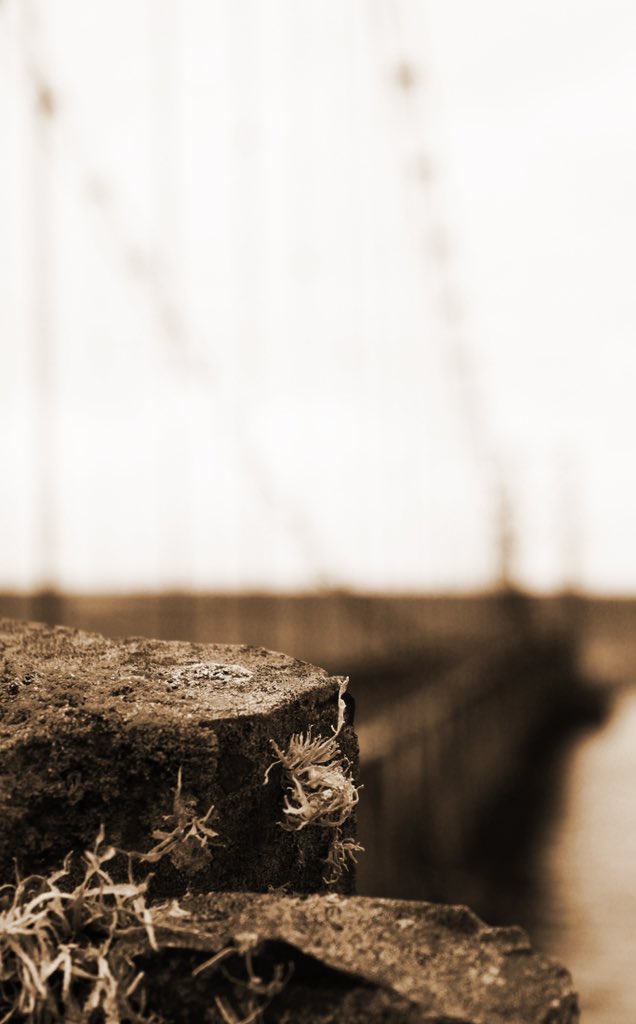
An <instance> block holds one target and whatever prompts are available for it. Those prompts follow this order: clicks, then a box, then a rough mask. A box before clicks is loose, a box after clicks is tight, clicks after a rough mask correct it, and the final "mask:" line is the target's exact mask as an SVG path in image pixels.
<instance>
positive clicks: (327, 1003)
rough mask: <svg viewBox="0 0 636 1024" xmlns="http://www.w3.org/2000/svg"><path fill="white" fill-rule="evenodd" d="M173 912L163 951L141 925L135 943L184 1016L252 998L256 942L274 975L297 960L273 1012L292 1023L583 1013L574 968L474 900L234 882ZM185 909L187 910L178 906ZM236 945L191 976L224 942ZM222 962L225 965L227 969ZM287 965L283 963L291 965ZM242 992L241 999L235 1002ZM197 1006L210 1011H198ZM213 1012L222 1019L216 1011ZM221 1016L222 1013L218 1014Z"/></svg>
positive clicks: (160, 998) (156, 1000) (501, 1019)
mask: <svg viewBox="0 0 636 1024" xmlns="http://www.w3.org/2000/svg"><path fill="white" fill-rule="evenodd" d="M181 907H182V910H185V911H186V914H185V915H183V914H181V916H177V917H175V916H174V915H175V907H174V906H172V907H171V908H167V909H166V910H164V912H163V918H161V917H160V921H161V920H162V921H163V926H160V927H159V928H158V930H157V939H158V944H159V950H160V951H159V953H152V952H151V951H149V949H148V943H147V939H146V937H145V936H143V935H139V936H138V938H137V940H136V945H135V940H133V947H132V951H133V953H135V954H136V955H137V957H138V958H139V959H138V964H137V966H141V967H143V969H144V970H145V971H146V983H147V989H148V992H149V993H150V996H151V1003H152V1005H154V1006H156V1007H157V1008H159V1007H161V1009H162V1010H163V1011H164V1012H165V1011H169V1012H168V1016H169V1018H170V1019H171V1020H174V1021H190V1020H192V1021H193V1020H200V1019H203V1018H202V1013H203V1008H204V1007H210V1006H214V997H215V995H219V994H221V995H222V998H223V999H224V1000H225V1002H226V1006H227V1005H230V1006H232V1005H234V1010H235V1012H236V1014H237V1017H238V1018H239V1019H240V1013H239V1011H241V1010H242V1011H243V1012H244V1011H245V1008H246V1004H245V1002H243V1003H242V1004H241V1002H240V1001H238V1002H237V1001H236V1000H237V997H240V995H241V990H240V988H237V987H234V989H232V987H231V986H228V977H231V978H239V979H240V978H241V976H242V977H243V980H244V979H245V953H246V952H247V951H251V953H252V955H253V957H254V961H253V967H254V970H255V973H256V974H257V975H258V977H259V978H260V979H261V980H262V981H265V982H267V981H268V980H269V979H271V978H272V976H273V974H274V969H275V965H276V964H278V965H282V966H283V968H284V969H285V970H286V969H287V965H288V964H290V963H291V964H293V965H294V970H293V973H292V974H291V976H290V978H289V981H288V982H287V984H286V985H285V987H284V988H283V990H282V992H280V993H279V994H277V995H276V996H275V998H274V999H273V1000H272V1001H271V1004H270V1006H269V1009H268V1011H267V1016H266V1018H265V1019H266V1020H267V1021H272V1022H273V1021H281V1022H283V1021H285V1022H287V1024H291V1022H293V1024H327V1022H329V1021H336V1020H337V1021H338V1022H339V1024H362V1022H363V1021H392V1022H398V1024H424V1022H426V1024H574V1022H576V1021H577V1020H578V1019H579V1015H578V1004H577V997H576V994H575V992H574V990H573V988H572V982H571V979H570V976H569V974H568V973H567V971H566V970H564V969H563V968H562V967H560V966H558V965H557V964H555V963H554V962H553V961H551V960H549V959H547V958H546V957H543V956H540V955H538V954H536V953H534V952H533V951H532V950H531V947H530V945H529V942H528V938H527V936H526V935H525V933H524V932H523V931H521V929H519V928H489V927H487V926H486V925H485V924H483V923H482V922H481V921H480V920H479V919H478V918H477V917H475V916H474V914H472V913H471V912H470V911H469V910H467V909H466V908H465V907H453V906H444V905H441V904H431V903H417V902H410V901H397V900H377V899H370V898H366V897H343V896H338V895H336V894H333V895H327V896H325V895H315V896H308V897H288V896H278V895H275V894H258V895H256V894H249V893H247V894H246V893H242V894H236V893H223V894H218V895H210V896H195V897H192V898H186V899H185V900H184V901H182V904H181ZM177 913H178V912H177ZM232 948H234V956H233V957H231V958H229V959H226V960H224V961H222V962H221V963H219V964H216V965H213V966H212V967H211V968H209V969H207V970H204V971H202V972H201V973H200V974H199V975H198V976H197V977H195V978H193V977H192V970H193V969H194V968H196V967H197V965H200V964H201V963H203V962H205V961H206V960H208V959H209V958H210V955H211V954H214V953H217V952H219V951H221V950H228V949H229V950H232ZM221 968H223V970H221ZM281 973H282V969H281ZM233 1001H234V1002H233ZM197 1014H198V1015H199V1016H197ZM206 1019H214V1020H216V1019H217V1018H216V1017H210V1018H206ZM218 1019H219V1020H221V1016H219V1018H218Z"/></svg>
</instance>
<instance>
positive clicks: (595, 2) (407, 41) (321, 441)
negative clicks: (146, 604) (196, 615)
mask: <svg viewBox="0 0 636 1024" xmlns="http://www.w3.org/2000/svg"><path fill="white" fill-rule="evenodd" d="M29 8H30V9H31V12H32V14H31V16H30V17H29V18H27V17H26V15H27V14H28V11H29ZM635 52H636V6H635V5H633V4H632V3H619V2H604V3H601V2H600V0H583V2H579V3H577V4H576V5H575V4H574V3H571V2H569V0H564V2H558V3H555V2H554V0H552V2H548V0H535V2H533V3H532V4H529V3H528V4H510V3H509V2H508V3H504V2H503V0H490V2H484V3H482V4H479V5H477V4H474V3H471V2H469V0H430V2H427V3H423V2H418V0H410V2H408V3H405V2H395V3H391V2H388V0H345V2H343V0H320V2H318V0H186V2H178V0H125V2H124V0H108V2H105V0H94V2H92V3H90V4H87V3H85V2H82V0H57V3H56V4H55V5H54V9H53V5H50V4H46V3H43V2H36V0H31V3H27V0H5V2H4V3H3V4H2V5H1V6H0V131H1V133H2V135H1V137H2V138H3V139H4V140H5V144H4V145H3V147H2V149H1V150H0V184H1V185H2V187H1V189H0V220H1V222H2V224H3V225H4V226H5V229H4V230H3V231H2V233H1V234H0V309H1V310H2V320H1V322H0V329H1V331H2V348H1V350H0V360H1V364H0V371H1V372H0V416H2V424H1V427H2V437H3V438H4V441H5V445H4V453H3V468H4V473H3V481H4V498H3V502H2V504H1V506H0V586H2V587H19V588H28V587H30V586H33V585H37V583H38V582H39V581H40V580H41V578H42V575H43V574H44V575H48V576H49V577H50V578H51V579H52V580H53V581H55V582H57V583H58V584H60V585H62V586H65V587H68V588H72V589H79V590H94V589H107V590H112V589H133V590H134V589H144V588H148V587H157V586H175V585H178V586H184V587H195V588H202V589H237V588H241V587H262V588H273V589H281V588H282V589H285V588H288V589H291V588H296V587H301V588H306V587H312V586H316V585H329V586H353V587H360V588H376V589H382V588H388V589H408V590H418V589H422V590H426V589H445V588H455V587H460V588H463V589H468V588H471V587H475V586H488V585H490V584H491V583H492V581H493V579H494V578H495V576H496V573H497V543H496V540H497V502H498V498H497V491H496V482H497V479H498V476H499V474H503V478H504V479H505V481H506V486H507V489H508V492H509V501H510V504H511V506H512V510H513V522H514V525H515V533H516V536H517V540H516V552H515V564H514V568H515V574H516V577H517V579H518V580H519V582H520V583H522V584H523V585H525V586H529V587H532V588H539V589H549V588H551V587H555V586H559V585H561V584H562V583H563V582H566V581H567V582H575V583H577V584H579V585H581V586H586V587H589V588H592V589H597V590H604V591H622V592H634V591H636V546H635V545H633V544H632V541H631V525H632V522H633V521H634V519H635V517H636V463H635V461H634V459H633V458H632V457H631V443H632V438H633V437H634V436H635V434H636V430H635V428H636V406H635V403H634V401H633V398H632V394H633V390H634V381H635V377H636V373H635V372H634V371H635V370H636V354H635V351H634V344H633V342H632V337H633V336H634V334H635V329H636V295H635V291H634V288H633V287H632V282H631V274H632V265H633V256H632V253H633V249H634V245H635V242H634V239H635V238H636V230H635V229H636V196H635V190H634V187H633V184H632V182H633V181H635V180H636V143H635V140H634V129H635V126H636V62H635V61H634V59H633V55H634V53H635ZM400 69H401V70H400ZM405 69H406V70H405ZM400 83H401V84H400ZM43 84H44V85H46V87H47V88H48V89H49V90H50V93H51V97H52V100H53V116H52V117H50V116H49V117H43V116H39V117H38V116H37V115H35V114H34V112H33V96H34V94H35V93H36V92H37V90H38V89H40V91H41V87H42V85H43ZM43 146H44V147H46V151H47V153H48V156H47V157H46V158H42V147H43ZM42 280H44V282H45V286H44V288H43V286H42V284H41V281H42ZM47 291H48V298H47ZM449 296H450V298H449ZM451 299H452V307H453V309H455V308H456V309H458V310H459V311H460V312H459V316H456V317H455V318H454V319H453V318H452V316H451V315H450V314H445V313H444V310H445V309H446V308H447V307H448V305H449V303H450V301H451ZM38 311H39V312H38ZM42 324H44V328H42V327H41V325H42ZM38 325H40V326H38ZM43 342H45V343H46V344H48V347H49V349H50V351H51V352H52V366H51V371H50V373H49V375H48V378H47V381H48V382H47V381H45V393H46V395H47V396H48V398H47V401H48V402H49V403H50V404H49V408H48V411H47V409H46V408H45V409H44V410H43V407H42V400H41V392H38V389H37V388H38V386H37V379H38V367H39V366H40V365H41V358H40V355H39V354H38V353H39V352H41V345H42V344H43ZM38 346H40V348H38ZM458 364H461V365H463V366H464V367H466V368H467V369H466V370H465V373H464V376H463V378H460V377H459V376H458V374H457V366H458ZM43 417H44V419H45V422H44V424H43V422H42V419H43ZM493 467H499V470H498V471H497V472H495V471H494V470H493ZM43 479H44V480H45V486H44V487H42V480H43ZM47 480H48V483H47V482H46V481H47ZM43 502H46V505H47V513H46V514H43V513H42V503H43ZM43 524H44V525H43ZM46 530H48V536H49V538H50V543H49V544H48V548H47V553H46V555H44V554H43V552H42V547H43V543H44V542H45V540H46V536H47V533H46ZM43 536H44V540H43Z"/></svg>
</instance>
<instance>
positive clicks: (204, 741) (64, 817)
mask: <svg viewBox="0 0 636 1024" xmlns="http://www.w3.org/2000/svg"><path fill="white" fill-rule="evenodd" d="M339 683H340V679H339V678H338V677H330V676H329V675H328V674H327V673H326V672H325V671H324V670H323V669H319V668H314V667H313V666H311V665H308V664H305V663H304V662H300V661H295V660H293V659H292V658H289V657H287V656H285V655H283V654H277V653H273V652H271V651H266V650H264V649H263V648H260V647H245V646H220V645H208V644H206V645H203V644H189V643H180V642H179V643H177V642H165V641H155V640H145V639H140V638H133V639H126V640H116V641H115V640H108V639H105V638H104V637H101V636H99V635H97V634H93V633H84V632H80V631H78V630H73V629H68V628H64V627H55V628H52V627H47V626H43V625H37V624H32V623H31V624H27V623H21V622H15V621H12V620H7V619H0V881H5V880H8V879H12V878H13V877H14V860H17V864H18V867H19V869H20V871H21V872H22V873H23V874H24V873H30V872H34V871H39V872H42V871H48V870H50V869H51V868H54V867H57V866H59V864H60V862H61V860H62V858H63V857H64V855H65V854H66V853H67V852H68V851H69V850H70V849H75V850H78V849H79V850H82V849H85V848H87V847H89V846H92V844H93V841H94V839H95V836H96V834H97V831H98V828H99V826H100V824H102V823H103V824H104V826H105V830H106V835H107V837H108V840H109V841H110V842H112V843H113V844H114V845H116V846H117V847H120V848H123V849H125V850H136V851H147V850H149V849H150V848H151V846H152V845H153V843H154V841H153V840H152V838H151V832H152V831H153V830H154V829H157V828H162V827H163V828H164V829H165V827H166V825H165V822H164V818H165V816H166V815H169V814H170V812H171V811H172V807H173V798H174V791H175V786H176V782H177V774H178V770H179V768H181V769H182V774H183V796H184V798H186V799H187V800H188V801H191V802H192V805H193V806H196V812H197V814H199V815H204V814H205V812H206V811H207V810H208V808H209V807H210V805H211V804H214V806H215V809H216V816H215V818H214V819H213V820H212V821H211V824H213V826H214V828H215V829H216V830H217V831H218V832H219V833H220V839H221V841H222V844H223V845H220V846H214V848H213V859H212V861H211V863H209V864H207V865H203V866H201V867H200V868H199V867H197V869H196V870H195V869H194V866H191V867H190V868H183V869H180V870H178V869H177V868H175V866H174V865H173V864H172V863H171V862H170V860H169V858H167V857H166V858H164V859H163V860H162V861H161V862H160V863H159V864H153V865H151V867H152V870H153V871H154V872H155V878H154V881H153V892H154V893H155V894H157V895H161V894H166V895H178V894H181V893H183V892H184V891H186V890H193V891H206V892H207V891H210V890H212V889H216V890H218V889H244V890H254V891H258V890H260V891H264V890H266V889H267V888H268V887H270V886H276V887H278V886H288V888H289V889H290V890H292V891H297V892H311V891H314V892H315V891H320V890H321V889H324V888H325V886H324V883H323V881H322V874H323V872H324V865H323V859H324V856H325V854H326V851H327V849H328V846H329V838H330V837H329V835H328V832H329V830H326V829H317V828H311V829H305V830H304V831H303V832H302V833H300V834H297V833H290V832H285V831H284V830H283V829H281V828H280V827H279V824H278V823H279V821H280V820H281V809H282V797H283V792H282V789H281V775H280V769H275V770H274V771H272V773H271V776H270V782H269V784H268V785H267V786H263V775H264V772H265V769H266V768H267V767H268V765H269V764H270V763H271V762H272V761H273V760H274V754H273V753H272V750H271V747H270V743H269V741H270V739H274V740H275V741H276V742H277V743H278V744H279V745H280V746H281V747H285V746H286V745H287V742H288V740H289V737H290V735H291V734H292V733H294V732H299V731H303V732H304V731H306V730H307V728H308V726H309V725H312V726H313V729H314V732H317V733H321V734H324V735H331V730H332V726H334V725H335V723H336V721H337V709H338V699H337V698H338V687H339ZM339 743H340V745H341V748H342V750H343V752H344V753H345V754H346V755H347V756H348V757H349V758H350V760H351V762H352V763H353V765H354V768H356V769H357V742H356V738H355V734H354V732H353V728H352V725H351V724H350V723H347V724H346V725H345V727H344V729H343V730H342V732H341V734H340V736H339ZM195 802H196V803H195ZM353 827H354V824H353V821H352V822H351V828H352V829H353ZM346 834H351V832H349V833H346ZM303 858H304V861H303ZM352 885H353V880H352V876H351V874H349V875H347V876H345V878H344V880H343V882H342V883H341V885H340V886H339V887H340V888H341V889H343V890H344V891H349V890H350V889H351V887H352Z"/></svg>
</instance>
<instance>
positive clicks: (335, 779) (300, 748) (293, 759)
mask: <svg viewBox="0 0 636 1024" xmlns="http://www.w3.org/2000/svg"><path fill="white" fill-rule="evenodd" d="M346 686H347V680H344V681H343V683H342V684H341V686H340V690H339V693H338V721H337V724H336V726H335V727H332V728H333V736H326V737H325V736H313V735H312V728H311V726H309V728H308V730H307V732H306V733H294V734H293V735H292V737H291V739H290V740H289V743H288V745H287V749H286V750H282V749H281V748H280V747H279V746H278V744H277V743H276V742H275V741H274V740H270V743H271V746H272V749H273V750H274V752H275V754H276V760H275V761H273V762H272V764H271V765H270V766H269V767H268V769H267V771H266V772H265V778H264V784H267V782H268V781H269V775H270V772H271V770H272V768H273V767H274V766H275V765H277V764H281V765H282V768H283V786H284V790H285V793H284V798H283V816H284V817H283V821H282V822H280V824H281V827H282V828H284V829H285V830H286V831H288V832H301V831H302V830H303V829H305V828H309V827H313V828H325V829H330V830H331V839H330V843H329V850H328V852H327V856H326V858H325V866H326V870H325V874H324V876H323V881H324V882H326V883H327V884H328V885H334V884H336V883H337V882H338V881H339V880H340V878H341V877H342V875H343V873H344V872H345V871H346V870H348V868H349V865H350V864H351V862H354V863H355V861H356V853H359V852H361V851H362V850H363V847H362V846H361V845H360V844H359V843H358V842H356V841H355V839H352V838H343V832H342V829H343V826H344V825H345V823H346V822H347V821H348V819H349V818H350V816H351V814H352V812H353V809H354V808H355V806H356V804H357V803H358V800H359V790H360V789H361V788H362V787H360V786H356V785H355V783H354V781H353V776H352V770H351V763H350V761H349V759H348V758H347V757H346V756H345V755H344V754H343V753H342V751H341V749H340V746H339V744H338V740H337V737H338V735H339V733H340V731H341V729H342V727H343V725H344V711H345V703H344V692H345V689H346Z"/></svg>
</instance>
